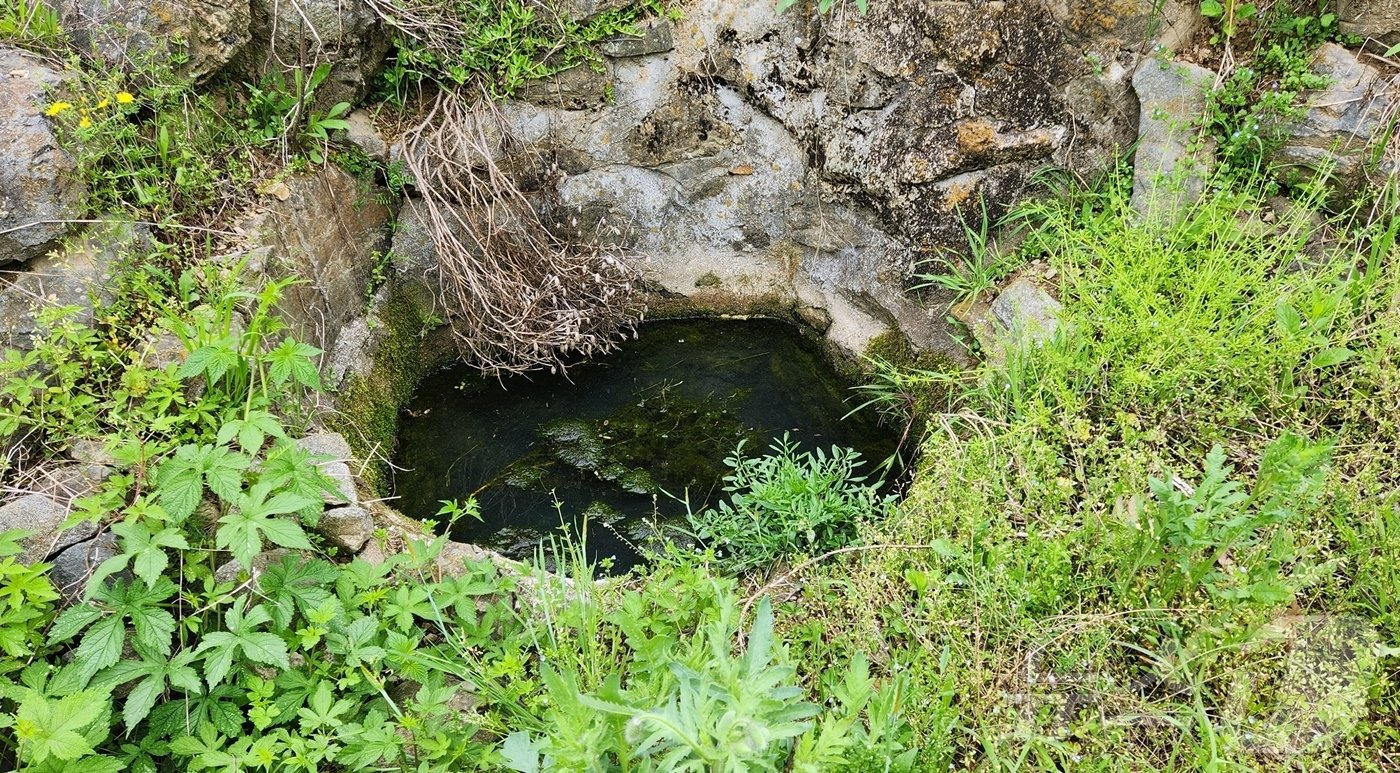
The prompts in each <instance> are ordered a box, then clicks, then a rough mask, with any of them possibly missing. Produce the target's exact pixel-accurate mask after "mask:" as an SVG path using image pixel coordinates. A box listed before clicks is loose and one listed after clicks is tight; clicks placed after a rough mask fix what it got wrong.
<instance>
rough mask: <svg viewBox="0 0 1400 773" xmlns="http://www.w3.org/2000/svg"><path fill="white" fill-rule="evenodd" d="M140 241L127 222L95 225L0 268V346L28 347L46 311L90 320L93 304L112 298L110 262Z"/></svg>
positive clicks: (140, 234) (139, 235) (139, 236)
mask: <svg viewBox="0 0 1400 773" xmlns="http://www.w3.org/2000/svg"><path fill="white" fill-rule="evenodd" d="M0 174H3V172H0ZM144 238H145V237H144V235H143V232H142V231H140V230H138V229H136V228H134V227H132V226H131V225H130V224H126V223H114V224H103V225H98V226H95V227H93V228H91V229H89V230H88V231H86V232H84V233H83V234H82V235H81V236H79V237H77V238H75V239H73V240H72V242H71V243H70V244H69V245H68V246H67V247H66V248H65V249H63V250H61V251H59V250H54V251H51V252H48V253H46V254H44V255H42V256H41V257H38V258H35V259H33V260H30V261H29V262H28V263H26V264H25V265H24V266H23V267H22V268H21V269H18V270H0V348H4V347H13V348H19V349H27V348H30V347H31V346H32V343H33V340H34V336H35V335H36V334H37V333H39V332H40V328H41V325H40V323H39V317H40V314H41V312H42V311H43V310H44V309H46V308H53V307H59V306H75V307H77V309H78V310H77V313H76V315H75V316H74V319H75V320H76V321H77V322H80V323H83V324H88V323H90V322H92V320H93V318H94V311H93V308H94V306H93V303H94V300H96V302H97V303H99V304H100V303H104V302H106V301H107V300H108V299H110V298H111V285H110V283H109V281H108V280H109V278H110V277H111V270H112V266H113V263H114V261H116V259H117V258H118V257H119V256H121V255H122V254H123V252H124V251H127V250H131V249H136V248H137V245H139V244H140V243H141V240H142V239H144Z"/></svg>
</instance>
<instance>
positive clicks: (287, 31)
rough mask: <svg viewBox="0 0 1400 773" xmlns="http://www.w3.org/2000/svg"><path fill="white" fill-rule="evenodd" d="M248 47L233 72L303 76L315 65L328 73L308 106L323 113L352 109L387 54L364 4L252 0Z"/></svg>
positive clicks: (380, 29) (358, 0)
mask: <svg viewBox="0 0 1400 773" xmlns="http://www.w3.org/2000/svg"><path fill="white" fill-rule="evenodd" d="M252 18H253V21H252V25H251V30H252V37H253V39H252V42H251V43H250V44H249V45H248V47H247V49H246V51H245V52H244V55H243V56H242V57H240V61H239V64H238V68H239V69H240V70H242V71H244V72H245V73H246V74H248V75H249V76H250V77H253V78H262V77H268V76H271V77H273V78H274V79H275V78H276V77H279V76H281V77H283V78H284V79H285V80H286V82H287V83H291V82H292V76H291V75H289V74H287V73H286V72H285V69H286V68H300V69H302V70H304V71H305V72H306V73H307V74H308V75H309V74H310V73H311V72H312V71H314V69H315V68H316V66H317V65H319V64H323V63H324V64H329V65H330V73H329V74H328V75H327V77H326V79H325V80H324V81H322V82H321V84H320V85H319V86H317V87H316V91H315V97H314V100H313V103H314V105H315V107H316V109H319V110H326V109H328V108H329V107H330V106H332V105H334V104H336V103H337V102H349V103H350V104H351V105H355V104H358V103H359V102H360V100H362V99H364V97H365V95H366V94H368V93H369V90H370V88H371V86H373V83H374V76H375V75H376V74H377V73H378V72H379V69H380V67H381V66H383V64H384V57H385V55H386V54H387V53H388V52H389V36H388V34H387V32H386V31H385V30H384V25H383V24H381V23H380V21H379V16H378V14H376V13H375V12H374V9H373V8H372V7H371V6H370V4H369V3H368V2H366V0H299V1H298V2H288V1H287V0H252Z"/></svg>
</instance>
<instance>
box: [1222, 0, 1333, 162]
mask: <svg viewBox="0 0 1400 773" xmlns="http://www.w3.org/2000/svg"><path fill="white" fill-rule="evenodd" d="M1210 2H1214V0H1210ZM1216 5H1217V6H1218V5H1219V4H1218V3H1217V4H1216ZM1227 5H1228V7H1222V11H1221V13H1222V14H1225V15H1224V16H1223V18H1222V19H1221V24H1222V31H1223V32H1224V33H1225V34H1226V36H1227V37H1233V36H1234V27H1233V25H1234V24H1235V21H1234V20H1233V17H1231V16H1230V15H1229V14H1231V13H1237V11H1231V9H1233V8H1235V4H1234V3H1229V4H1227ZM1321 5H1322V6H1325V4H1321ZM1239 7H1240V8H1241V9H1244V8H1248V9H1253V8H1254V6H1253V5H1252V4H1251V5H1242V6H1239ZM1253 14H1254V11H1253V10H1251V12H1250V15H1251V16H1252V15H1253ZM1339 34H1340V33H1339V31H1338V27H1337V16H1336V14H1335V13H1332V12H1330V11H1326V10H1325V9H1324V8H1322V7H1321V6H1320V7H1319V10H1318V11H1317V12H1316V15H1310V14H1306V13H1298V12H1295V11H1294V10H1293V9H1292V7H1291V5H1290V4H1289V3H1286V2H1285V3H1277V4H1275V5H1274V6H1272V7H1271V9H1270V11H1269V12H1268V14H1267V15H1266V18H1265V23H1264V24H1263V25H1261V26H1260V29H1259V31H1258V34H1257V36H1256V38H1257V40H1256V41H1255V42H1256V45H1255V47H1254V50H1253V53H1252V55H1251V56H1250V57H1249V61H1248V63H1247V64H1243V65H1240V66H1238V67H1234V68H1233V69H1231V70H1230V71H1229V72H1228V73H1226V77H1225V79H1224V82H1223V83H1221V84H1220V86H1219V87H1217V88H1215V89H1213V90H1212V91H1211V92H1210V94H1209V95H1208V101H1207V113H1206V129H1207V131H1209V132H1210V133H1211V134H1212V135H1213V136H1214V137H1215V139H1216V142H1217V150H1216V152H1217V153H1218V155H1219V158H1220V160H1221V161H1222V163H1223V164H1224V166H1225V167H1226V168H1229V169H1234V170H1238V171H1240V172H1242V173H1244V174H1246V175H1252V174H1257V173H1259V172H1261V171H1262V168H1261V164H1263V163H1264V161H1265V159H1267V158H1268V156H1269V154H1270V153H1271V152H1272V151H1273V150H1274V149H1275V148H1277V147H1278V145H1279V144H1280V143H1281V142H1282V141H1283V140H1284V139H1285V138H1286V137H1287V134H1288V127H1289V126H1290V125H1291V124H1292V123H1294V122H1296V121H1297V120H1299V119H1301V118H1302V116H1303V114H1304V112H1305V111H1304V109H1303V107H1302V106H1301V104H1300V102H1301V98H1302V95H1303V92H1304V91H1306V90H1308V89H1317V88H1322V87H1325V86H1327V85H1328V84H1327V79H1326V78H1324V77H1322V76H1320V75H1317V74H1315V73H1313V72H1312V62H1313V52H1314V51H1315V50H1316V49H1317V47H1318V45H1319V44H1321V43H1322V42H1324V41H1326V40H1330V39H1333V38H1336V37H1338V35H1339Z"/></svg>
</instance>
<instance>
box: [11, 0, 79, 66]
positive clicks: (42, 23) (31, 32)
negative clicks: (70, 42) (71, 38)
mask: <svg viewBox="0 0 1400 773" xmlns="http://www.w3.org/2000/svg"><path fill="white" fill-rule="evenodd" d="M0 40H5V41H9V42H11V43H13V44H16V45H19V46H22V47H24V48H30V49H33V50H36V51H40V52H44V53H47V52H50V51H53V50H57V49H59V48H60V47H61V46H62V44H63V42H64V35H63V28H62V27H60V26H59V18H58V11H56V10H54V9H52V8H50V7H49V6H48V5H46V4H45V3H43V2H41V1H40V0H10V2H7V3H5V4H4V6H0Z"/></svg>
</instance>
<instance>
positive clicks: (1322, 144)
mask: <svg viewBox="0 0 1400 773" xmlns="http://www.w3.org/2000/svg"><path fill="white" fill-rule="evenodd" d="M1313 69H1314V70H1315V71H1316V72H1317V73H1318V74H1320V75H1323V76H1324V77H1326V78H1327V79H1328V82H1329V84H1330V85H1328V86H1327V87H1325V88H1322V89H1318V90H1316V91H1312V92H1309V93H1308V95H1307V105H1308V107H1307V112H1306V113H1305V114H1304V116H1303V118H1302V120H1301V121H1299V122H1297V123H1296V124H1294V125H1293V126H1292V127H1290V129H1289V134H1288V138H1287V139H1286V140H1285V141H1284V143H1283V144H1282V145H1281V146H1280V147H1279V148H1278V149H1277V150H1276V151H1275V152H1274V154H1273V157H1272V161H1273V163H1274V165H1275V169H1276V170H1277V174H1278V177H1279V180H1280V181H1281V182H1283V183H1285V184H1288V185H1297V184H1300V183H1305V182H1310V181H1312V180H1314V179H1316V177H1317V176H1318V175H1319V174H1324V175H1326V176H1327V183H1328V185H1329V186H1330V188H1331V189H1332V192H1333V195H1332V196H1331V197H1330V199H1331V201H1332V203H1334V204H1344V203H1346V202H1347V201H1348V200H1349V199H1350V198H1351V195H1352V194H1353V193H1355V192H1356V191H1357V189H1358V188H1359V187H1360V186H1361V185H1363V184H1364V183H1365V182H1366V179H1367V173H1368V169H1367V160H1368V154H1367V151H1368V149H1369V148H1370V145H1371V143H1372V142H1373V141H1375V139H1376V138H1378V137H1380V136H1382V135H1383V134H1384V132H1385V117H1386V113H1387V112H1388V111H1389V110H1390V109H1391V107H1392V105H1393V104H1394V103H1395V102H1397V101H1400V84H1397V83H1391V82H1388V81H1387V80H1386V79H1385V78H1383V77H1382V76H1381V74H1380V72H1379V71H1378V70H1376V69H1375V68H1374V67H1371V66H1370V65H1368V64H1365V63H1364V62H1362V61H1360V60H1358V59H1357V57H1356V55H1355V54H1353V53H1352V52H1350V51H1348V50H1347V49H1345V48H1342V47H1341V46H1339V45H1336V44H1335V43H1327V44H1325V45H1323V46H1322V47H1321V48H1320V49H1318V53H1317V58H1316V60H1315V61H1314V64H1313ZM1384 171H1389V172H1391V173H1394V172H1395V171H1396V170H1394V169H1390V170H1384Z"/></svg>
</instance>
